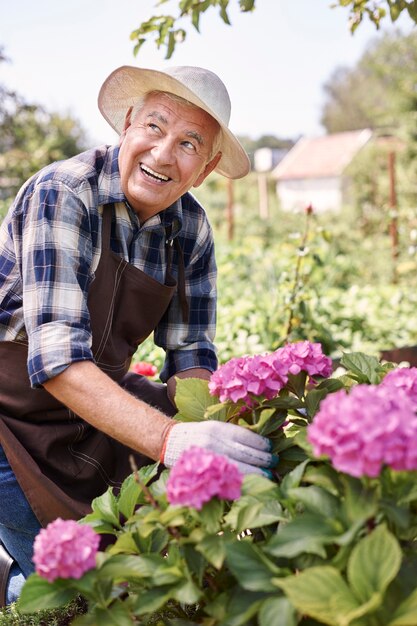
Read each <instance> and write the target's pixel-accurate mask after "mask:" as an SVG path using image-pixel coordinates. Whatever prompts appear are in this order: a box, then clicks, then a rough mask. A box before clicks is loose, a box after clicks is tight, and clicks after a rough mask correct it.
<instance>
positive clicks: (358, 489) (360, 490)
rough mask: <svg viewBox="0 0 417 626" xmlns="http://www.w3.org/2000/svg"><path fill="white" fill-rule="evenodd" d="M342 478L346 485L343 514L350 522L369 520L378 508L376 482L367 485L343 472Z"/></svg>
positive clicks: (342, 507) (342, 506)
mask: <svg viewBox="0 0 417 626" xmlns="http://www.w3.org/2000/svg"><path fill="white" fill-rule="evenodd" d="M340 479H341V481H342V483H343V486H344V499H343V501H342V505H341V515H342V516H343V518H344V519H346V520H347V521H348V523H355V522H357V521H358V520H363V521H365V520H367V519H369V518H371V517H373V516H374V515H376V512H377V510H378V489H377V487H376V486H375V484H371V485H370V486H369V487H366V486H365V485H364V484H363V483H362V482H361V480H360V479H358V478H354V477H353V476H348V475H347V474H342V475H341V476H340Z"/></svg>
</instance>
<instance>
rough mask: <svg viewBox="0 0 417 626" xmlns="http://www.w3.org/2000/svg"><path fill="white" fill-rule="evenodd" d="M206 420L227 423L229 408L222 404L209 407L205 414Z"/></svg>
mask: <svg viewBox="0 0 417 626" xmlns="http://www.w3.org/2000/svg"><path fill="white" fill-rule="evenodd" d="M204 418H205V419H207V420H208V419H211V420H217V421H218V422H227V418H228V408H227V406H226V405H225V404H223V403H222V402H220V403H218V404H212V405H211V406H208V407H207V409H206V412H205V413H204Z"/></svg>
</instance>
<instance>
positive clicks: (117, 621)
mask: <svg viewBox="0 0 417 626" xmlns="http://www.w3.org/2000/svg"><path fill="white" fill-rule="evenodd" d="M90 616H91V618H92V621H89V622H84V624H85V626H89V625H90V624H91V626H93V625H94V624H96V625H100V626H132V623H133V622H132V615H131V613H130V610H129V608H128V607H127V605H126V604H124V603H123V602H121V601H120V600H116V601H115V602H113V604H112V605H111V606H110V607H108V608H105V609H103V608H102V607H99V606H95V607H94V608H93V610H92V612H91V613H90ZM73 623H74V624H76V623H77V622H73ZM78 623H79V624H80V623H81V625H82V623H83V622H81V620H80V622H78Z"/></svg>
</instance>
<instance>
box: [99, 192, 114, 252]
mask: <svg viewBox="0 0 417 626" xmlns="http://www.w3.org/2000/svg"><path fill="white" fill-rule="evenodd" d="M113 211H114V205H113V204H105V205H104V206H103V218H102V219H103V225H102V228H101V249H102V250H106V251H108V250H110V236H111V220H112V217H113Z"/></svg>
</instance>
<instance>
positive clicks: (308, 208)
mask: <svg viewBox="0 0 417 626" xmlns="http://www.w3.org/2000/svg"><path fill="white" fill-rule="evenodd" d="M304 212H305V213H306V214H307V215H311V214H312V213H313V205H312V204H311V202H310V204H308V205H307V206H306V208H305V209H304Z"/></svg>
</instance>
